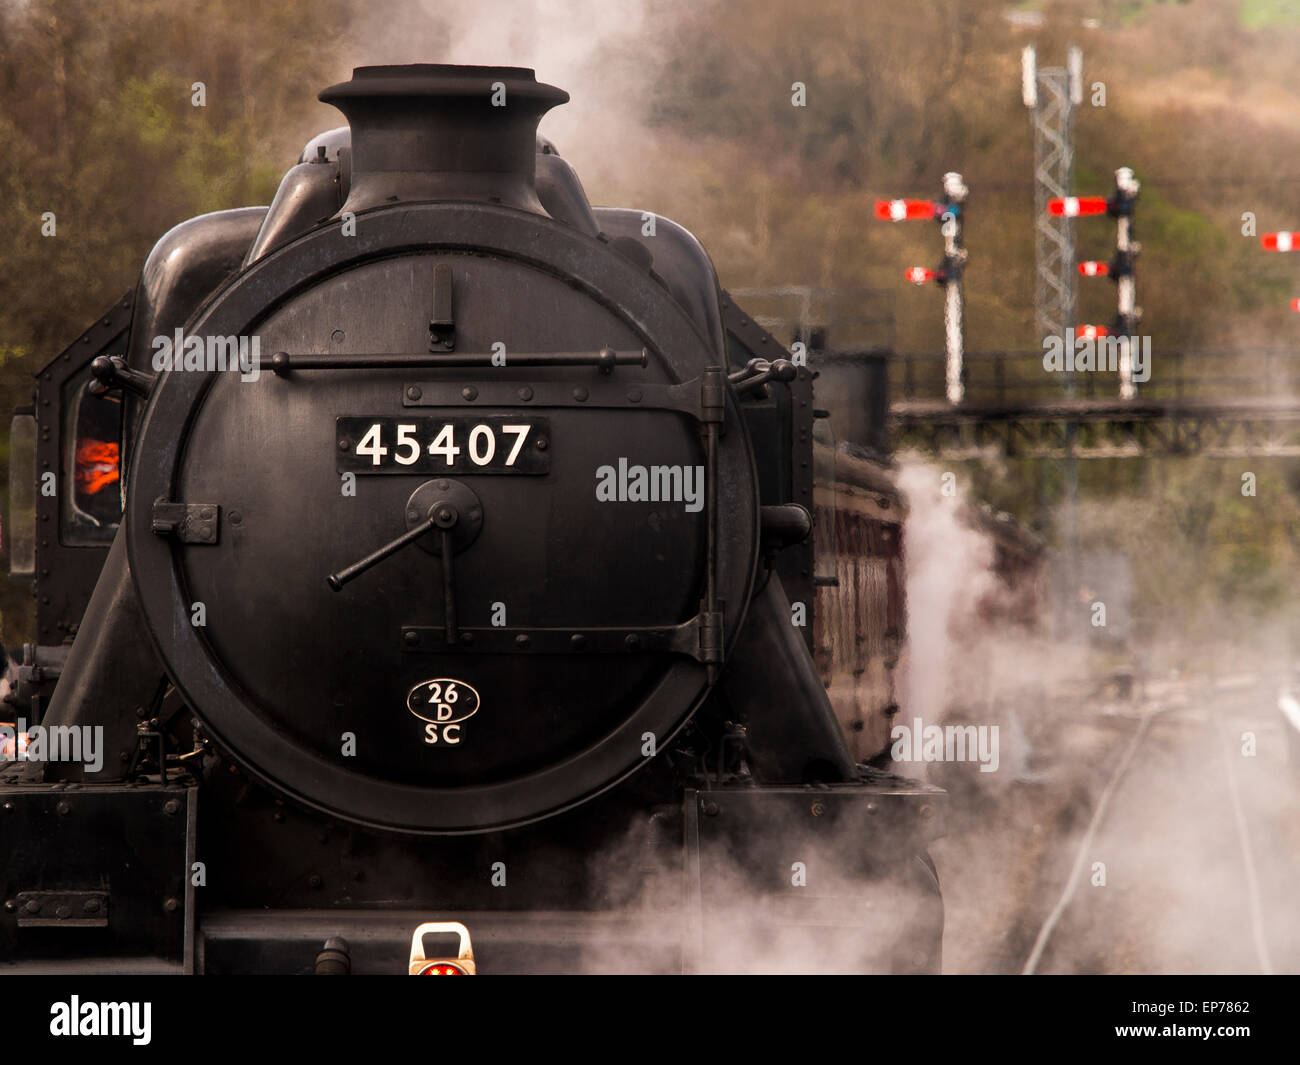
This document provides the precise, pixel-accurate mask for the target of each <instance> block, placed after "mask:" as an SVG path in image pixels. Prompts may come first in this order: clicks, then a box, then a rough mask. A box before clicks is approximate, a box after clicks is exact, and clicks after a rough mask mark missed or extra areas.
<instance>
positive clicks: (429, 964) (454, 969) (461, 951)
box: [407, 921, 476, 976]
mask: <svg viewBox="0 0 1300 1065" xmlns="http://www.w3.org/2000/svg"><path fill="white" fill-rule="evenodd" d="M430 933H433V934H442V935H454V936H456V937H457V938H458V940H459V946H458V948H457V951H456V956H455V957H454V958H453V957H443V958H439V957H434V958H429V957H426V956H425V953H424V937H425V936H426V935H429V934H430ZM407 972H408V973H410V975H412V976H473V975H474V974H475V972H476V969H475V966H474V948H473V947H472V946H471V945H470V941H469V929H468V928H466V927H465V926H464V925H463V924H461V923H460V922H459V921H426V922H425V923H424V924H422V925H419V926H418V927H417V928H416V929H415V931H414V932H413V933H411V960H410V964H409V966H408V968H407Z"/></svg>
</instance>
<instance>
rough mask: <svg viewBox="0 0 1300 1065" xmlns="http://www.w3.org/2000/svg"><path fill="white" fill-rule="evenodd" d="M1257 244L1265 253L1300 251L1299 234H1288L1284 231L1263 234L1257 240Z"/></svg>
mask: <svg viewBox="0 0 1300 1065" xmlns="http://www.w3.org/2000/svg"><path fill="white" fill-rule="evenodd" d="M1259 243H1260V245H1261V246H1262V247H1263V249H1264V250H1265V251H1296V250H1300V233H1289V232H1287V231H1286V230H1282V231H1281V232H1278V233H1265V234H1263V235H1262V236H1261V237H1260V238H1259Z"/></svg>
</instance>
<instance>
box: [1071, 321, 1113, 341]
mask: <svg viewBox="0 0 1300 1065" xmlns="http://www.w3.org/2000/svg"><path fill="white" fill-rule="evenodd" d="M1074 333H1075V336H1081V337H1083V338H1084V339H1085V340H1096V339H1097V338H1098V337H1108V336H1110V330H1109V329H1107V328H1106V327H1105V326H1104V325H1077V326H1075V327H1074Z"/></svg>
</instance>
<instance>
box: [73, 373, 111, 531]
mask: <svg viewBox="0 0 1300 1065" xmlns="http://www.w3.org/2000/svg"><path fill="white" fill-rule="evenodd" d="M92 380H93V379H92V377H91V375H90V367H89V366H86V367H85V368H84V369H83V370H81V371H80V372H79V373H77V374H76V375H74V376H73V377H71V378H69V379H68V381H67V383H66V384H65V385H64V386H63V426H62V429H63V432H62V439H63V455H62V460H61V463H60V464H61V466H62V467H63V469H62V471H61V472H62V484H61V485H60V491H59V497H60V499H61V500H62V507H61V513H60V539H61V540H62V542H63V543H65V544H67V545H69V546H72V547H96V546H100V545H103V544H109V543H112V542H113V536H114V534H115V533H116V532H117V526H118V524H119V522H120V521H121V520H122V495H121V484H120V482H119V479H118V478H119V467H118V441H119V440H120V439H121V434H122V400H121V396H120V395H118V394H116V393H110V394H109V395H106V396H95V395H91V394H90V393H89V392H87V388H88V387H89V385H90V384H91V382H92Z"/></svg>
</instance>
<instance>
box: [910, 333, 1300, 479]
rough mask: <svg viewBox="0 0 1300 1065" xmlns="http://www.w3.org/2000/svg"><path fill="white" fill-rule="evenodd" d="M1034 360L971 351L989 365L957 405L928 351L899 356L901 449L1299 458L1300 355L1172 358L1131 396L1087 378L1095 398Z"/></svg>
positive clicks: (950, 453)
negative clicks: (1068, 388) (1068, 387)
mask: <svg viewBox="0 0 1300 1065" xmlns="http://www.w3.org/2000/svg"><path fill="white" fill-rule="evenodd" d="M1032 358H1041V356H1032V355H1025V354H1009V353H1001V352H999V353H993V354H986V355H976V356H972V357H970V358H968V360H967V365H968V367H969V368H971V370H972V371H973V370H974V369H975V367H976V366H982V368H983V369H982V372H980V373H979V375H978V376H979V379H980V380H979V381H978V382H977V383H976V384H975V385H973V386H970V387H968V390H967V396H968V398H967V399H966V400H965V401H964V402H962V403H959V404H950V403H948V402H947V401H946V400H944V399H943V398H940V397H942V395H943V392H942V387H941V384H940V382H939V380H938V379H937V375H936V374H935V373H934V372H933V368H932V367H930V366H929V365H928V364H929V363H930V362H931V361H932V360H931V359H930V358H929V357H924V358H916V357H905V356H904V357H898V358H897V359H896V360H895V361H894V365H893V367H892V369H891V375H890V376H891V390H892V392H893V394H894V396H896V397H898V398H896V399H895V400H894V401H893V402H892V403H891V404H890V422H891V426H890V428H891V432H892V436H893V443H894V446H895V447H896V448H898V449H906V448H917V449H920V450H923V451H928V452H932V453H936V454H941V455H944V456H945V457H948V458H953V459H979V458H988V457H990V456H992V455H994V454H1001V455H1005V456H1007V457H1009V458H1052V459H1063V458H1069V457H1071V456H1072V457H1074V458H1077V459H1116V458H1142V457H1148V456H1191V455H1203V456H1207V457H1217V458H1236V457H1245V456H1263V457H1270V456H1271V457H1279V458H1295V457H1300V356H1297V355H1295V354H1293V353H1291V352H1267V353H1255V355H1254V356H1250V355H1247V356H1242V355H1240V354H1238V353H1232V354H1231V355H1221V354H1214V353H1197V354H1195V355H1182V354H1180V355H1177V356H1170V357H1169V359H1168V360H1167V361H1166V363H1165V369H1166V371H1167V372H1166V373H1165V374H1163V375H1161V377H1160V379H1159V380H1156V379H1154V378H1153V380H1152V381H1151V382H1150V384H1149V386H1148V387H1147V388H1145V389H1143V390H1142V391H1141V392H1140V393H1139V395H1138V396H1137V397H1136V398H1135V399H1131V400H1122V399H1119V398H1118V397H1117V396H1107V395H1101V394H1098V393H1100V392H1102V390H1103V389H1104V390H1107V391H1108V390H1109V389H1110V387H1111V386H1113V384H1114V375H1113V374H1111V375H1105V374H1096V375H1092V376H1090V377H1089V379H1088V383H1089V384H1094V382H1095V387H1094V388H1093V389H1092V392H1093V394H1092V395H1079V394H1078V393H1077V392H1076V394H1075V395H1074V396H1068V395H1065V394H1063V391H1062V389H1061V388H1060V387H1059V385H1058V384H1057V383H1056V382H1054V381H1050V380H1047V378H1048V375H1046V374H1043V373H1042V372H1041V368H1040V369H1039V372H1038V373H1037V374H1036V375H1034V374H1026V373H1024V372H1023V371H1024V370H1025V369H1027V368H1028V367H1027V366H1026V365H1025V364H1026V362H1027V360H1029V359H1032ZM1184 368H1191V369H1192V370H1193V371H1194V372H1192V373H1187V372H1184ZM926 371H931V372H926ZM1017 371H1020V372H1017ZM972 376H974V374H972ZM932 378H933V379H932ZM1078 383H1079V382H1076V384H1078ZM900 392H901V393H902V395H901V396H899V393H900Z"/></svg>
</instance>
